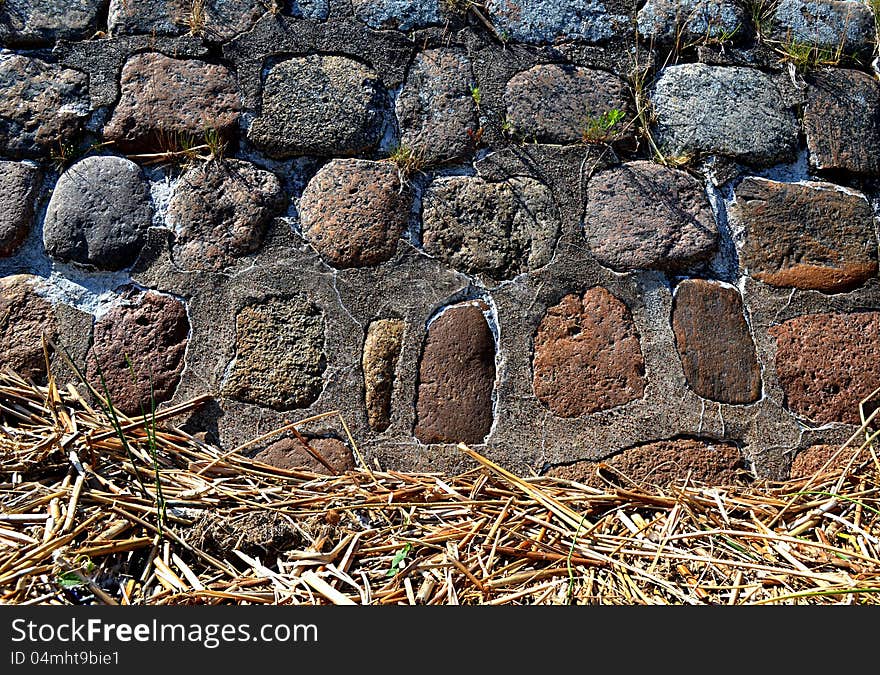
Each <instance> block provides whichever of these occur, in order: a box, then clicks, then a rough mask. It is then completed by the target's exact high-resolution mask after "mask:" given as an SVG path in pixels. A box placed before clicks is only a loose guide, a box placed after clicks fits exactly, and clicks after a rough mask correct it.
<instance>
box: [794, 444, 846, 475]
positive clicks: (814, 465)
mask: <svg viewBox="0 0 880 675" xmlns="http://www.w3.org/2000/svg"><path fill="white" fill-rule="evenodd" d="M838 450H840V446H839V445H811V446H810V447H809V448H807V449H806V450H802V451H801V452H799V453H798V454H797V456H796V457H795V458H794V460H793V461H792V463H791V478H792V479H793V480H794V479H799V478H812V477H813V476H818V475H820V473H821V475H827V474H830V473H835V472H840V471H843V470H844V469H845V468H846V466H847V464H849V460H850V459H851V458H852V455H853V451H854V450H855V447H853V448H852V449H847V450H844V451H843V452H839V453H838ZM835 455H836V457H835Z"/></svg>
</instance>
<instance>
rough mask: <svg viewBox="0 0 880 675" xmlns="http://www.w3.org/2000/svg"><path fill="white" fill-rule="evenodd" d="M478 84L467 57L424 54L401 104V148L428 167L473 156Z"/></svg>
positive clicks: (459, 52) (460, 53) (398, 108)
mask: <svg viewBox="0 0 880 675" xmlns="http://www.w3.org/2000/svg"><path fill="white" fill-rule="evenodd" d="M472 84H473V78H472V76H471V66H470V62H469V61H468V59H467V55H466V54H465V53H464V51H462V50H460V49H429V50H427V51H424V52H420V53H419V54H418V56H416V58H415V60H414V61H413V64H412V66H411V67H410V70H409V74H408V75H407V78H406V83H405V84H404V86H403V89H402V90H401V92H400V96H399V97H398V99H397V104H396V113H397V120H398V125H399V126H400V130H401V131H400V142H401V146H402V147H406V148H409V149H411V150H412V151H413V152H414V153H415V155H416V156H417V157H418V158H419V159H420V160H421V161H422V162H424V163H425V164H428V165H430V164H439V163H443V162H448V161H453V160H460V159H464V158H466V157H468V156H469V155H471V154H472V153H473V152H474V149H475V143H474V133H475V130H476V129H477V119H476V106H475V104H474V97H473V94H472V92H471V87H472Z"/></svg>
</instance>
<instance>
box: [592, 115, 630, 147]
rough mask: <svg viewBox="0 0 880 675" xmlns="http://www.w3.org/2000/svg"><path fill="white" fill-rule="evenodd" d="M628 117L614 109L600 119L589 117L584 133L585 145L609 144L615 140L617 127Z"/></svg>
mask: <svg viewBox="0 0 880 675" xmlns="http://www.w3.org/2000/svg"><path fill="white" fill-rule="evenodd" d="M625 116H626V113H624V112H623V111H622V110H620V109H618V108H612V109H611V110H606V111H605V112H603V113H602V114H601V115H599V116H598V117H588V118H587V122H586V125H585V126H584V131H583V140H584V143H589V144H596V143H607V142H608V141H610V140H611V139H612V138H614V136H615V134H616V133H617V132H616V131H615V127H617V125H618V124H619V123H620V122H621V120H623V118H624V117H625Z"/></svg>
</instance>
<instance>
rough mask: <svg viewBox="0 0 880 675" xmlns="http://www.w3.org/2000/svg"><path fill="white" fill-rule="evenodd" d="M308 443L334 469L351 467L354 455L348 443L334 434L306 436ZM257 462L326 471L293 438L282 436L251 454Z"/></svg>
mask: <svg viewBox="0 0 880 675" xmlns="http://www.w3.org/2000/svg"><path fill="white" fill-rule="evenodd" d="M306 440H307V442H308V444H309V447H310V448H312V450H314V451H316V452H317V453H318V454H320V455H321V457H323V458H324V461H326V462H327V463H328V464H329V465H330V466H332V467H333V468H334V469H335V470H336V471H337V472H338V473H344V472H346V471H350V470H352V469H354V467H355V464H354V456H353V455H352V452H351V450H349V449H348V446H347V445H346V444H345V443H343V442H342V441H340V440H338V439H336V438H308V439H306ZM253 458H254V459H255V460H257V461H258V462H263V464H269V465H270V466H277V467H278V468H279V469H294V470H295V469H304V470H306V471H311V472H312V473H319V474H328V473H330V470H329V469H328V468H327V467H326V466H324V463H323V462H321V460H319V459H318V458H316V457H315V456H313V455H312V454H311V453H310V452H309V451H308V450H306V448H304V447H303V444H302V443H301V442H300V440H299V439H297V438H282V439H281V440H280V441H276V442H275V443H273V444H272V445H270V446H269V447H268V448H266V449H265V450H261V451H260V452H258V453H257V454H256V455H254V457H253Z"/></svg>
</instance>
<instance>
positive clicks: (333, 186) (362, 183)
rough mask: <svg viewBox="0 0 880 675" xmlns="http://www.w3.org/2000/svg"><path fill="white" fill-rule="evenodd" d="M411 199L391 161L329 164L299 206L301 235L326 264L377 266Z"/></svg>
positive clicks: (388, 253)
mask: <svg viewBox="0 0 880 675" xmlns="http://www.w3.org/2000/svg"><path fill="white" fill-rule="evenodd" d="M412 200H413V195H412V192H411V191H410V189H409V187H408V186H405V185H404V186H401V183H400V176H399V173H398V170H397V167H396V166H395V165H394V164H392V163H391V162H373V161H370V160H366V159H334V160H331V161H330V162H329V163H327V164H325V165H324V166H323V167H322V168H321V170H320V171H318V173H317V174H315V177H314V178H312V180H310V181H309V183H308V185H307V186H306V189H305V190H304V191H303V195H302V199H301V200H300V203H299V215H300V221H301V224H302V231H303V234H304V235H305V238H306V239H307V240H308V242H309V243H310V244H311V245H312V246H313V247H314V248H315V250H316V251H317V252H318V253H319V254H320V255H321V257H322V258H323V259H324V260H325V261H326V262H327V263H328V264H330V265H333V266H334V267H338V268H347V267H365V266H369V265H378V264H379V263H382V262H385V261H386V260H389V259H390V258H391V257H392V256H393V255H394V253H395V251H396V250H397V242H398V239H400V235H401V234H402V233H403V231H404V229H406V226H407V224H408V223H409V213H410V209H411V206H412Z"/></svg>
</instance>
